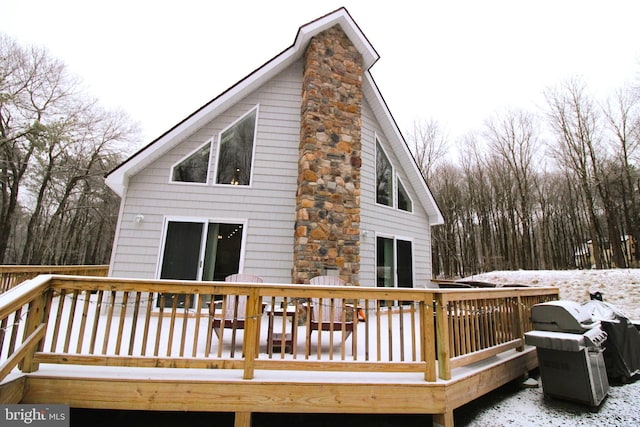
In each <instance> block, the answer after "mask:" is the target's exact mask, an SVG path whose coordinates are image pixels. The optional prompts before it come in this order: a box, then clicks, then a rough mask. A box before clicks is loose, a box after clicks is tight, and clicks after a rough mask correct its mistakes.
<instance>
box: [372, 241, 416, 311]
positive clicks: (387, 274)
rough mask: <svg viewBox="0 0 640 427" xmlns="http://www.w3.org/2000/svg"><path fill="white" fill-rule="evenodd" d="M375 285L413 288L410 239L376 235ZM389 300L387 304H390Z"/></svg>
mask: <svg viewBox="0 0 640 427" xmlns="http://www.w3.org/2000/svg"><path fill="white" fill-rule="evenodd" d="M376 285H377V286H378V287H379V288H397V287H400V288H413V249H412V242H411V241H410V240H403V239H399V238H395V237H384V236H377V237H376ZM391 304H392V302H391V301H389V302H388V304H387V305H391Z"/></svg>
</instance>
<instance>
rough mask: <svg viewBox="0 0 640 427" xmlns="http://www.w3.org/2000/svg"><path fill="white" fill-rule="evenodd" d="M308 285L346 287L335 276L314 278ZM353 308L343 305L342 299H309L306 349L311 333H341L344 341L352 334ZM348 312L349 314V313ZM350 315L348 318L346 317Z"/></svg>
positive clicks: (342, 281) (343, 282)
mask: <svg viewBox="0 0 640 427" xmlns="http://www.w3.org/2000/svg"><path fill="white" fill-rule="evenodd" d="M309 283H310V284H311V285H319V286H346V285H347V283H346V282H345V281H344V280H342V279H340V278H339V277H337V276H316V277H314V278H312V279H311V280H310V281H309ZM353 311H354V310H353V307H350V306H348V305H346V304H345V302H344V299H343V298H335V299H332V298H323V299H322V300H320V299H319V298H311V304H310V310H309V312H310V322H309V327H308V328H307V343H308V344H307V349H309V347H310V343H311V332H313V331H318V333H320V332H321V331H334V332H341V333H342V332H343V331H344V337H343V341H346V340H347V339H348V338H349V336H351V333H352V332H353ZM349 312H350V313H349ZM348 314H350V316H348Z"/></svg>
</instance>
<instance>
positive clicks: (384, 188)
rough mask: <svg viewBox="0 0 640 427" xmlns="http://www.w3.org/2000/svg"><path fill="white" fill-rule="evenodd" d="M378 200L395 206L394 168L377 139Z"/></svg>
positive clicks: (382, 203) (380, 202) (383, 203)
mask: <svg viewBox="0 0 640 427" xmlns="http://www.w3.org/2000/svg"><path fill="white" fill-rule="evenodd" d="M376 202H377V203H379V204H381V205H386V206H393V169H392V168H391V162H390V161H389V159H388V158H387V155H386V154H385V153H384V151H383V150H382V146H381V145H380V141H378V140H377V139H376Z"/></svg>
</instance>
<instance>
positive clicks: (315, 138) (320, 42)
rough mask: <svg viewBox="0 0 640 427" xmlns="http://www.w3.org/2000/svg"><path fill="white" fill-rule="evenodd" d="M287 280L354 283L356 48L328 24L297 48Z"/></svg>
mask: <svg viewBox="0 0 640 427" xmlns="http://www.w3.org/2000/svg"><path fill="white" fill-rule="evenodd" d="M304 61H305V63H304V74H303V79H302V106H301V112H300V155H299V156H300V157H299V160H298V191H297V195H296V222H295V243H294V245H295V246H294V251H293V256H294V260H293V270H292V281H293V283H309V279H311V278H312V277H314V276H318V275H324V274H327V272H328V271H329V270H337V273H338V274H339V275H340V277H341V278H342V279H343V280H345V281H347V282H348V283H350V284H353V285H358V284H359V272H360V166H361V163H362V162H361V133H362V131H361V127H362V115H361V111H362V55H361V54H360V53H359V52H358V50H357V49H356V48H355V46H354V45H353V44H352V43H351V41H350V40H349V38H348V37H347V36H346V34H345V33H344V32H343V31H342V29H341V28H340V27H339V26H338V25H336V26H334V27H332V28H330V29H328V30H326V31H324V32H322V33H320V34H318V35H317V36H315V37H314V38H313V39H312V40H311V41H310V43H309V46H308V47H307V50H306V52H305V56H304Z"/></svg>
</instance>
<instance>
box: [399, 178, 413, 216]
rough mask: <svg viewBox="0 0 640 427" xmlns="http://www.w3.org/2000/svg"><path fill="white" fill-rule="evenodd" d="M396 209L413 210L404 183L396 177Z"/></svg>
mask: <svg viewBox="0 0 640 427" xmlns="http://www.w3.org/2000/svg"><path fill="white" fill-rule="evenodd" d="M398 209H400V210H401V211H407V212H413V203H412V202H411V198H410V197H409V193H407V190H405V189H404V185H402V183H401V182H400V180H399V179H398Z"/></svg>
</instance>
